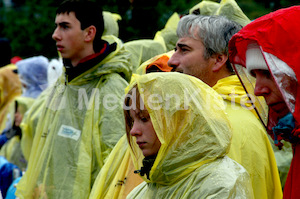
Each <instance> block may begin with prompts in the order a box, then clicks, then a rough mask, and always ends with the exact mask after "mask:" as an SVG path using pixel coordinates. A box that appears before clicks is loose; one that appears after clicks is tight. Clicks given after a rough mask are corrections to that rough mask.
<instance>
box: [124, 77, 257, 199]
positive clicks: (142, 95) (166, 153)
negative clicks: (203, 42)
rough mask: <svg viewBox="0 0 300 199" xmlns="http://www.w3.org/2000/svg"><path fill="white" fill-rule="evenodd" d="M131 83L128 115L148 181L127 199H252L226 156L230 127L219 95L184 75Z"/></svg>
mask: <svg viewBox="0 0 300 199" xmlns="http://www.w3.org/2000/svg"><path fill="white" fill-rule="evenodd" d="M133 78H134V80H133V81H132V83H131V84H130V85H129V87H128V88H127V90H129V92H128V94H127V96H126V97H125V106H124V109H125V110H124V112H125V120H126V125H127V136H128V141H129V144H130V148H131V156H132V158H133V161H134V164H135V168H136V171H135V173H139V175H143V179H144V180H145V182H143V183H141V184H140V185H139V186H137V187H136V188H135V189H133V190H132V192H131V193H130V194H129V195H128V196H127V198H208V197H212V198H237V197H239V198H247V199H249V198H253V192H252V187H251V182H250V178H249V174H248V173H247V171H246V170H245V169H244V168H243V167H242V166H241V165H239V164H238V163H237V162H235V161H233V160H232V159H230V158H229V157H227V156H226V154H227V152H228V150H229V146H230V140H231V126H230V123H229V120H228V119H227V115H226V113H225V112H224V109H225V107H224V104H223V100H222V98H221V97H220V96H219V94H217V93H216V92H215V91H214V90H213V89H212V88H210V87H209V86H208V85H206V84H205V83H203V82H202V81H201V80H199V79H197V78H195V77H192V76H189V75H185V74H180V73H160V72H158V73H150V74H146V75H141V76H139V75H135V76H134V77H133ZM142 104H144V107H143V105H142ZM135 107H136V108H135ZM151 129H152V131H151ZM151 133H152V134H151ZM151 136H152V138H151ZM152 146H153V147H152ZM143 156H146V157H145V158H144V160H143V162H141V161H140V160H141V159H142V158H141V157H143ZM147 168H148V169H147ZM137 175H138V174H137ZM124 183H126V182H124Z"/></svg>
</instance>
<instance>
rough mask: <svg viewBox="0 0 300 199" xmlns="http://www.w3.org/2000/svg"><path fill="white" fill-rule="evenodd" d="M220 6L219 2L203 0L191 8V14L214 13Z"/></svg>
mask: <svg viewBox="0 0 300 199" xmlns="http://www.w3.org/2000/svg"><path fill="white" fill-rule="evenodd" d="M219 7H220V4H219V3H217V2H214V1H207V0H202V1H201V2H200V3H198V4H196V5H195V6H194V7H192V8H191V9H190V11H189V14H200V15H213V14H214V13H215V12H216V10H217V9H218V8H219Z"/></svg>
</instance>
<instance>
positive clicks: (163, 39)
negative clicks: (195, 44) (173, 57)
mask: <svg viewBox="0 0 300 199" xmlns="http://www.w3.org/2000/svg"><path fill="white" fill-rule="evenodd" d="M179 20H180V17H179V15H178V13H177V12H175V13H174V14H173V15H172V16H171V17H170V18H169V19H168V21H167V23H166V25H165V27H164V28H163V29H162V30H160V31H157V32H156V34H155V36H154V40H155V41H158V42H160V43H161V44H162V45H163V46H164V48H165V49H164V50H165V52H167V51H170V50H173V49H174V48H175V46H176V42H177V40H178V37H177V34H176V29H177V24H178V22H179Z"/></svg>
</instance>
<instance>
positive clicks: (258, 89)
mask: <svg viewBox="0 0 300 199" xmlns="http://www.w3.org/2000/svg"><path fill="white" fill-rule="evenodd" d="M269 93H270V89H269V88H268V86H267V85H265V84H264V81H263V80H262V79H261V78H256V83H255V88H254V94H255V95H256V96H265V95H267V94H269Z"/></svg>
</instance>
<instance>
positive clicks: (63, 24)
mask: <svg viewBox="0 0 300 199" xmlns="http://www.w3.org/2000/svg"><path fill="white" fill-rule="evenodd" d="M55 24H56V25H58V26H66V25H69V24H70V23H69V22H65V21H64V22H60V23H55Z"/></svg>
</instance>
